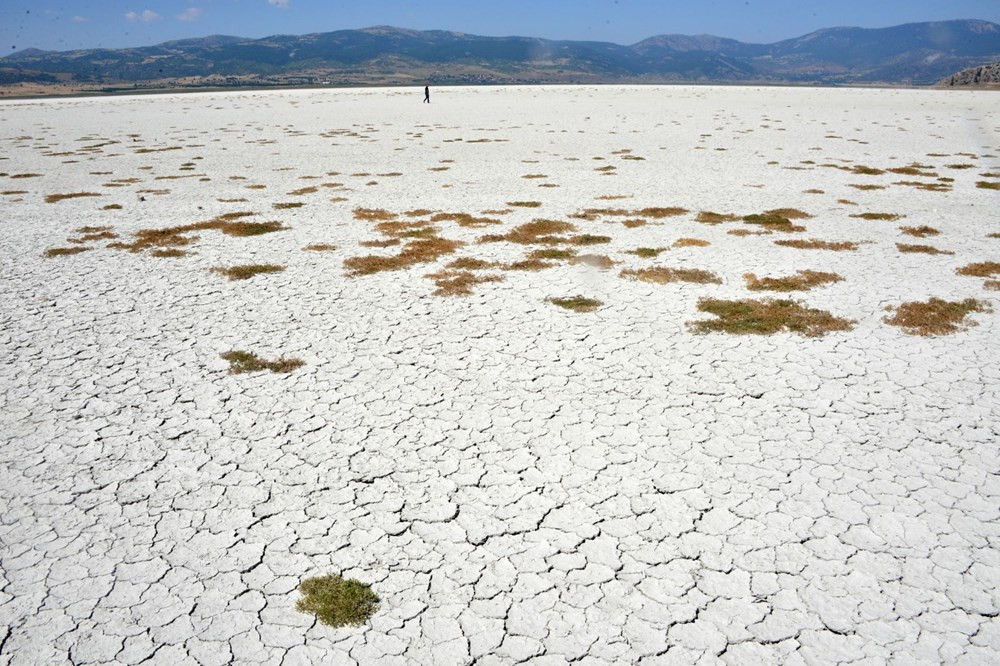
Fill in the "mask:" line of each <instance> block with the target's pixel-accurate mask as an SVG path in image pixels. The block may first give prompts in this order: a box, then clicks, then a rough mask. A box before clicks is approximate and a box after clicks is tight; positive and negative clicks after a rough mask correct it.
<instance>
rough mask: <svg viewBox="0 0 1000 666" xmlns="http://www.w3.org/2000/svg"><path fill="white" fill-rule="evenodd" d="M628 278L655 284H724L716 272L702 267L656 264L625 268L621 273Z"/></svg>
mask: <svg viewBox="0 0 1000 666" xmlns="http://www.w3.org/2000/svg"><path fill="white" fill-rule="evenodd" d="M619 275H620V276H621V277H623V278H626V279H628V280H638V281H640V282H652V283H654V284H669V283H671V282H692V283H695V284H722V280H720V279H719V277H718V276H717V275H715V273H711V272H709V271H705V270H701V269H700V268H667V267H665V266H654V267H652V268H640V269H631V268H629V269H625V270H623V271H622V272H621V273H620V274H619Z"/></svg>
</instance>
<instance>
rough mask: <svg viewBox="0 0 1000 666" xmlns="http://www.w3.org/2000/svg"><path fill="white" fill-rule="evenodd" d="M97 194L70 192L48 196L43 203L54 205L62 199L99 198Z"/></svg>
mask: <svg viewBox="0 0 1000 666" xmlns="http://www.w3.org/2000/svg"><path fill="white" fill-rule="evenodd" d="M99 196H101V195H100V194H98V193H97V192H70V193H68V194H49V195H48V196H46V197H45V203H56V202H57V201H63V200H64V199H79V198H80V197H99Z"/></svg>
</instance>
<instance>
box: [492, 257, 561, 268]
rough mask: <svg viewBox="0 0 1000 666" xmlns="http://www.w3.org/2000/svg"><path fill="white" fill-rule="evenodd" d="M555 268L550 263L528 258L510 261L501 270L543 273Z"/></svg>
mask: <svg viewBox="0 0 1000 666" xmlns="http://www.w3.org/2000/svg"><path fill="white" fill-rule="evenodd" d="M555 266H556V264H554V263H552V262H551V261H542V260H541V259H532V258H528V259H521V260H520V261H512V262H511V263H509V264H504V265H503V266H501V268H502V269H503V270H505V271H543V270H545V269H547V268H555Z"/></svg>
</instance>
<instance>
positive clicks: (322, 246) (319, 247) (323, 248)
mask: <svg viewBox="0 0 1000 666" xmlns="http://www.w3.org/2000/svg"><path fill="white" fill-rule="evenodd" d="M302 249H303V250H310V251H312V252H332V251H333V250H336V249H337V246H336V245H331V244H330V243H311V244H309V245H306V246H305V247H304V248H302Z"/></svg>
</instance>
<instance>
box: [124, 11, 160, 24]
mask: <svg viewBox="0 0 1000 666" xmlns="http://www.w3.org/2000/svg"><path fill="white" fill-rule="evenodd" d="M125 18H126V19H128V20H129V21H132V22H133V23H136V22H139V23H151V22H153V21H159V20H160V15H159V14H157V13H156V12H154V11H152V10H150V9H147V10H145V11H143V12H142V13H141V14H136V13H135V12H128V13H126V14H125Z"/></svg>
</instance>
